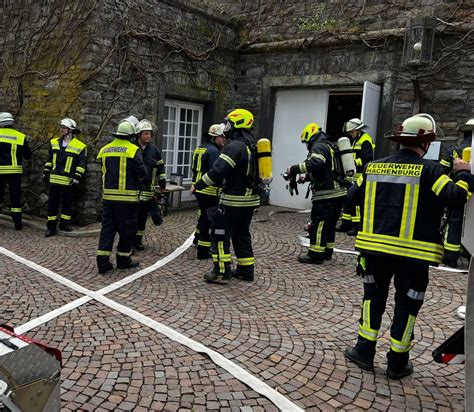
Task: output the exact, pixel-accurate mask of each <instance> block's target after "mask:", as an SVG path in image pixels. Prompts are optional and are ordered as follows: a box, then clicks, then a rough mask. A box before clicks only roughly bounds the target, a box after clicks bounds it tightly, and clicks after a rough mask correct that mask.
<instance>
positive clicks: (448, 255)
mask: <svg viewBox="0 0 474 412" xmlns="http://www.w3.org/2000/svg"><path fill="white" fill-rule="evenodd" d="M459 255H460V253H459V252H450V251H448V250H445V251H444V255H443V260H442V261H441V262H442V263H443V264H444V265H446V266H449V267H452V268H454V269H456V268H457V267H458V259H459Z"/></svg>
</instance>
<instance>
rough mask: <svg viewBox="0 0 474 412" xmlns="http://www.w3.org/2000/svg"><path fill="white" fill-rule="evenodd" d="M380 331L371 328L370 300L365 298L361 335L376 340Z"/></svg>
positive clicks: (360, 327) (360, 326)
mask: <svg viewBox="0 0 474 412" xmlns="http://www.w3.org/2000/svg"><path fill="white" fill-rule="evenodd" d="M378 333H379V331H378V330H375V329H371V328H370V300H364V303H363V305H362V323H361V324H360V325H359V335H360V336H362V337H363V338H365V339H367V340H370V341H376V340H377V335H378Z"/></svg>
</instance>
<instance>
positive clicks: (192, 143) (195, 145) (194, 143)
mask: <svg viewBox="0 0 474 412" xmlns="http://www.w3.org/2000/svg"><path fill="white" fill-rule="evenodd" d="M196 147H197V139H193V140H192V141H191V150H192V151H193V152H194V150H196Z"/></svg>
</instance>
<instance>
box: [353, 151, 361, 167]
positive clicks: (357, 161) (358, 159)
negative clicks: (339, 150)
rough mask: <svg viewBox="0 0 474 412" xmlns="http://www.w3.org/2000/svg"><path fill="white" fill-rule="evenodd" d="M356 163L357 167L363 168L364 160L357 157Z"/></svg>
mask: <svg viewBox="0 0 474 412" xmlns="http://www.w3.org/2000/svg"><path fill="white" fill-rule="evenodd" d="M354 154H355V153H354ZM354 163H355V165H356V166H362V159H361V158H359V157H357V158H355V159H354Z"/></svg>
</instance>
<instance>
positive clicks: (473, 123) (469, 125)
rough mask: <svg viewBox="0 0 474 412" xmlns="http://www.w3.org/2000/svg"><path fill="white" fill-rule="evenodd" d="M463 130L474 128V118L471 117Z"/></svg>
mask: <svg viewBox="0 0 474 412" xmlns="http://www.w3.org/2000/svg"><path fill="white" fill-rule="evenodd" d="M463 130H464V131H467V130H474V118H472V119H469V120H468V121H467V122H466V124H465V125H464V126H463Z"/></svg>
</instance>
